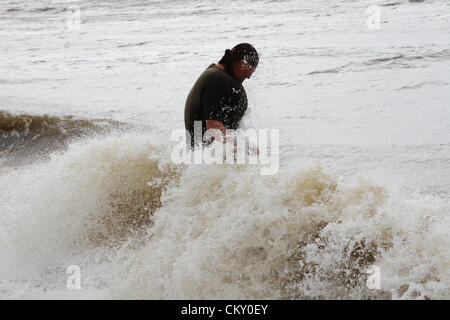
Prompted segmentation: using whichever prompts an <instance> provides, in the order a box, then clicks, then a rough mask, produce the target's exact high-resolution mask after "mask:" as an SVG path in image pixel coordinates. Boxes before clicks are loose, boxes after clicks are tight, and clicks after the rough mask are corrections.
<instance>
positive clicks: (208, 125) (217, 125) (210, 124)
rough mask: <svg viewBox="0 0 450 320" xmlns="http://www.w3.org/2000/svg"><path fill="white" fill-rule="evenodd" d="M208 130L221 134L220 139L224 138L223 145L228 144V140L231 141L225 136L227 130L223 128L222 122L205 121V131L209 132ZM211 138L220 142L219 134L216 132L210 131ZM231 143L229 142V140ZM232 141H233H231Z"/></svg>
mask: <svg viewBox="0 0 450 320" xmlns="http://www.w3.org/2000/svg"><path fill="white" fill-rule="evenodd" d="M210 129H215V130H218V131H220V132H221V133H222V137H224V141H223V142H224V143H226V142H228V140H230V139H231V137H228V136H227V128H226V127H225V125H224V124H223V122H222V121H219V120H206V130H210ZM212 136H213V137H214V139H216V140H217V139H219V140H220V138H221V137H220V134H219V133H218V132H214V131H212ZM230 141H231V140H230ZM233 141H234V139H233ZM234 143H235V144H236V142H235V141H234Z"/></svg>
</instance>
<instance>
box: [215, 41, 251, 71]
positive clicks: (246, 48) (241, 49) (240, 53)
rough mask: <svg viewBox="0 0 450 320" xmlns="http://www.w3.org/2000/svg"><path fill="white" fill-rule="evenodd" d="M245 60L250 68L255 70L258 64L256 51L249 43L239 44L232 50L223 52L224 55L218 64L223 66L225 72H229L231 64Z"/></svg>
mask: <svg viewBox="0 0 450 320" xmlns="http://www.w3.org/2000/svg"><path fill="white" fill-rule="evenodd" d="M241 60H245V61H247V62H248V64H249V65H250V66H252V67H253V68H256V66H257V65H258V62H259V56H258V52H257V51H256V49H255V48H254V47H253V46H252V45H251V44H249V43H240V44H238V45H237V46H235V47H234V48H233V49H231V50H230V49H227V50H225V55H224V56H223V57H222V59H220V61H219V63H220V64H222V65H224V66H225V69H226V71H227V72H229V73H230V72H231V70H232V67H233V63H235V62H238V61H241Z"/></svg>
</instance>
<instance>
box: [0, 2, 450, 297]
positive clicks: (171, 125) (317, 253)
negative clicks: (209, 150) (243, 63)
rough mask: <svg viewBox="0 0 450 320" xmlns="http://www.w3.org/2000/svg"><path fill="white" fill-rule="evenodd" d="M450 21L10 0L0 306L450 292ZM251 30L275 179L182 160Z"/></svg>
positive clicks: (0, 72) (247, 7)
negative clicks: (375, 280)
mask: <svg viewBox="0 0 450 320" xmlns="http://www.w3.org/2000/svg"><path fill="white" fill-rule="evenodd" d="M449 31H450V3H449V2H448V1H447V0H428V1H427V0H425V1H407V0H399V1H395V0H392V1H384V0H380V1H366V0H360V1H343V0H342V1H337V0H334V1H306V0H299V1H229V2H223V1H143V0H141V1H139V0H123V1H119V0H117V1H113V0H110V1H106V0H91V1H88V0H80V1H44V0H41V1H37V0H28V1H23V0H15V1H11V0H6V1H1V2H0V241H1V246H0V247H1V248H0V261H2V263H1V264H0V298H3V299H9V298H43V299H54V298H65V299H79V298H88V299H111V298H117V299H221V298H223V299H450V182H449V177H450V130H449V129H450V104H449V102H450V90H449V89H450V86H449V83H450V77H449V74H450V37H449ZM241 42H249V43H252V44H253V45H254V46H255V47H256V49H257V50H258V52H259V53H260V64H259V66H258V69H257V70H256V71H255V73H254V74H253V76H252V78H251V79H249V80H246V81H245V82H244V87H245V88H246V91H247V95H248V99H249V112H248V114H246V116H245V118H244V120H243V124H242V125H243V127H244V128H266V129H279V132H280V168H279V171H278V173H277V174H275V175H272V176H263V175H261V174H260V171H259V168H258V167H257V166H252V165H243V166H242V165H239V166H238V165H234V166H233V165H229V166H225V165H177V164H174V163H173V162H172V161H171V150H172V147H173V145H174V142H173V141H171V139H170V136H171V133H172V132H173V131H174V130H176V129H179V128H183V127H184V122H183V116H184V103H185V99H186V97H187V94H188V92H189V90H190V88H191V87H192V85H193V83H194V82H195V80H196V79H197V77H198V76H199V75H200V74H201V72H202V71H203V70H204V69H205V68H206V67H208V66H209V65H210V64H211V63H214V62H217V61H218V60H219V59H220V57H221V56H222V55H223V53H224V51H225V49H227V48H232V47H233V46H234V45H236V44H238V43H241ZM70 266H77V267H78V268H79V270H80V276H81V278H80V279H81V282H80V288H79V290H69V288H71V289H73V287H71V286H70V285H69V288H68V286H67V285H68V281H70V279H71V276H73V274H72V273H71V271H70V270H73V269H71V267H70ZM374 266H376V267H377V268H378V270H379V279H380V283H379V284H380V286H379V289H378V288H373V287H371V286H370V285H369V286H368V285H367V284H368V282H367V280H368V278H369V276H370V275H369V274H368V273H367V270H368V269H371V268H373V267H374ZM69 267H70V268H69ZM68 271H69V273H68ZM69 284H70V283H69Z"/></svg>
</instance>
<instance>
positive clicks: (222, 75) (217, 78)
mask: <svg viewBox="0 0 450 320" xmlns="http://www.w3.org/2000/svg"><path fill="white" fill-rule="evenodd" d="M202 77H203V78H204V79H205V80H207V81H208V82H210V81H211V82H214V83H232V84H233V83H234V79H233V78H232V77H231V76H230V75H228V74H227V73H226V72H225V71H223V70H221V69H219V68H218V67H216V65H215V64H214V63H213V64H211V65H210V66H209V67H208V68H206V70H205V71H204V72H203V74H202Z"/></svg>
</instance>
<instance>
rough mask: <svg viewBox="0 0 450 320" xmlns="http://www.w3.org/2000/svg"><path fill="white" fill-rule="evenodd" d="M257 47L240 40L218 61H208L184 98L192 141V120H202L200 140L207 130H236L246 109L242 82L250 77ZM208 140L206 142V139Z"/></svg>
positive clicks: (186, 118) (192, 139)
mask: <svg viewBox="0 0 450 320" xmlns="http://www.w3.org/2000/svg"><path fill="white" fill-rule="evenodd" d="M258 61H259V57H258V53H257V52H256V49H255V48H254V47H253V46H252V45H250V44H248V43H241V44H238V45H237V46H235V47H234V48H233V49H231V50H229V49H227V50H225V55H224V56H223V57H222V59H221V60H220V61H219V63H218V64H214V63H213V64H211V65H210V66H209V67H208V68H207V69H206V70H205V71H204V72H203V73H202V74H201V75H200V77H199V78H198V80H197V81H196V82H195V84H194V86H193V87H192V89H191V91H190V92H189V95H188V97H187V100H186V106H185V109H184V123H185V127H186V130H187V131H188V132H189V134H190V136H191V146H192V147H193V146H194V144H195V143H200V142H201V141H195V138H196V137H194V122H195V121H201V123H202V140H203V135H204V133H205V131H206V130H209V129H217V130H220V132H222V135H223V136H225V135H226V129H232V130H236V129H237V128H238V127H239V122H240V121H241V119H242V117H243V115H244V113H245V111H246V110H247V94H246V92H245V89H244V87H243V86H242V82H244V80H245V79H250V77H251V76H252V74H253V72H254V71H255V69H256V67H257V65H258ZM207 143H208V142H207Z"/></svg>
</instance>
